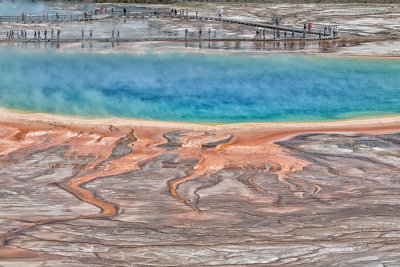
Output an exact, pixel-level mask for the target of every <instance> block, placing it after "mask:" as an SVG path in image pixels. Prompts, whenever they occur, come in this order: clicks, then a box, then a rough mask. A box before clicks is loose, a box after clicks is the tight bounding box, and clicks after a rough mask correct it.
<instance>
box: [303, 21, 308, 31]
mask: <svg viewBox="0 0 400 267" xmlns="http://www.w3.org/2000/svg"><path fill="white" fill-rule="evenodd" d="M306 29H307V23H304V26H303V30H304V31H305V30H306Z"/></svg>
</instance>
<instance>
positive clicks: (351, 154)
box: [0, 120, 400, 266]
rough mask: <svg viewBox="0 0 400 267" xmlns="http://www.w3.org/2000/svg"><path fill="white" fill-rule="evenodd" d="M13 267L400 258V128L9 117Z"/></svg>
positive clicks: (6, 242) (391, 261) (0, 182)
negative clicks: (181, 124) (83, 121)
mask: <svg viewBox="0 0 400 267" xmlns="http://www.w3.org/2000/svg"><path fill="white" fill-rule="evenodd" d="M0 144H1V145H0V148H1V158H0V160H1V162H0V167H1V169H0V198H1V203H0V207H1V208H0V222H1V223H0V233H1V235H0V245H1V247H0V266H27V265H29V266H39V265H40V266H133V265H141V266H150V265H154V266H160V265H164V266H165V265H168V266H188V265H191V266H193V265H199V266H200V265H201V266H204V265H225V266H230V265H259V266H262V265H265V264H271V265H282V264H289V265H296V264H298V265H304V266H306V265H311V264H312V265H319V266H327V265H337V266H349V265H351V266H365V264H372V265H374V264H384V265H385V266H398V265H399V264H400V249H399V248H400V247H399V244H400V226H399V219H400V206H399V205H400V204H399V203H400V195H399V190H400V183H399V181H400V128H399V126H398V123H397V124H394V125H391V126H384V125H380V126H377V127H376V128H373V129H372V130H367V128H365V127H364V128H363V127H360V128H355V127H353V128H351V127H347V130H346V131H345V130H344V129H339V128H338V129H336V128H329V129H319V130H318V131H313V130H309V129H308V130H304V131H303V130H302V131H300V130H298V129H296V130H293V129H292V130H288V129H286V130H285V129H279V130H276V129H275V130H271V129H268V128H261V129H258V130H243V129H242V130H237V129H236V130H230V129H229V128H226V129H225V128H224V129H222V130H221V129H218V127H214V128H213V127H205V126H204V130H202V126H198V127H195V128H193V129H190V128H187V127H182V128H181V129H179V128H173V127H169V128H168V127H167V128H165V127H164V128H162V127H150V126H131V127H129V126H118V125H117V126H115V125H94V124H93V125H90V124H72V123H71V124H66V123H59V122H45V121H32V120H3V121H2V122H1V123H0Z"/></svg>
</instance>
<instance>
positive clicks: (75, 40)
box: [0, 36, 340, 43]
mask: <svg viewBox="0 0 400 267" xmlns="http://www.w3.org/2000/svg"><path fill="white" fill-rule="evenodd" d="M339 38H340V37H339V36H337V37H322V38H321V39H320V38H318V37H311V38H310V37H308V38H275V39H274V38H265V39H264V38H261V39H254V38H240V37H237V38H201V39H199V38H187V39H185V38H177V37H142V38H93V39H87V38H84V39H79V38H70V39H65V38H61V39H12V40H5V39H2V40H0V42H1V43H8V42H9V43H15V42H19V43H57V42H59V43H78V42H119V43H131V42H146V41H148V42H282V41H283V42H299V41H325V40H334V39H339Z"/></svg>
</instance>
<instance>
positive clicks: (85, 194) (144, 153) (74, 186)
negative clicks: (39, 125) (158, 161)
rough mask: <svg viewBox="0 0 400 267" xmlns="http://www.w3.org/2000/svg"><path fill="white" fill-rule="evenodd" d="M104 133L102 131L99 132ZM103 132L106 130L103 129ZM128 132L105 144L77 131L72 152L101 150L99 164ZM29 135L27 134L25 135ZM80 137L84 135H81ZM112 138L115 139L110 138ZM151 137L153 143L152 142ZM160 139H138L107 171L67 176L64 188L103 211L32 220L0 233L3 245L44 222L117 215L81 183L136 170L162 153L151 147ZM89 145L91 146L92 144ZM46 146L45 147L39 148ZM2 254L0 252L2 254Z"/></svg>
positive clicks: (64, 137)
mask: <svg viewBox="0 0 400 267" xmlns="http://www.w3.org/2000/svg"><path fill="white" fill-rule="evenodd" d="M100 132H103V131H100ZM139 132H140V133H141V135H140V136H141V137H142V136H146V135H148V134H149V133H152V136H157V135H156V134H155V133H154V132H152V131H147V132H142V131H139ZM68 133H69V132H67V134H65V133H64V134H61V135H60V136H58V139H57V141H58V142H51V143H50V144H48V145H47V146H45V147H46V148H47V147H50V146H52V145H55V144H61V143H65V139H66V137H69V135H68ZM103 134H104V132H103ZM125 134H126V132H124V131H121V133H118V134H112V135H111V134H109V139H110V141H109V142H107V143H106V144H105V143H104V141H103V142H96V140H99V136H97V135H94V134H93V133H90V134H89V135H86V136H85V135H82V134H78V135H77V136H76V137H77V138H76V139H75V140H74V141H73V142H70V143H72V145H71V148H72V149H71V150H72V151H70V155H71V154H73V153H80V155H89V154H90V153H93V152H98V154H97V155H98V157H97V158H96V159H95V160H94V161H95V162H96V163H98V162H99V161H103V160H104V159H106V157H108V156H109V155H110V154H111V151H112V149H113V148H114V146H115V144H116V141H117V140H119V138H121V137H122V136H124V135H125ZM25 136H26V134H25V135H24V137H25ZM79 137H81V138H79ZM104 139H105V138H104V137H103V138H101V140H104ZM111 140H112V141H111ZM149 140H150V142H149ZM161 140H164V141H165V139H163V138H162V137H160V138H158V140H156V141H155V140H151V139H146V138H144V140H141V139H138V140H137V143H138V144H134V145H135V146H136V145H137V146H138V148H137V149H135V151H134V152H133V153H130V154H128V155H126V156H124V157H121V158H119V159H117V160H114V161H112V162H109V163H108V165H107V166H106V168H105V170H100V171H99V172H96V173H92V174H89V175H84V176H80V177H78V178H72V179H67V180H65V181H63V182H62V183H61V184H60V186H61V187H62V188H64V189H65V190H66V191H68V192H70V193H71V194H72V195H74V196H75V197H77V198H79V199H80V200H82V201H85V202H87V203H90V204H93V205H95V206H97V207H98V208H100V212H99V213H98V214H93V215H85V216H77V217H68V218H51V219H47V220H43V221H40V222H37V223H33V224H31V225H27V226H24V227H21V228H18V229H14V230H11V231H9V232H7V233H5V234H2V235H0V247H4V246H5V245H6V240H7V238H8V236H10V235H13V234H18V233H20V232H23V231H24V230H27V229H30V228H33V227H36V226H40V225H45V224H48V223H54V222H59V221H70V220H76V219H89V218H104V217H110V216H114V215H115V214H116V213H117V208H116V206H114V205H113V204H111V203H108V202H105V201H101V200H98V199H96V198H95V196H94V194H93V193H92V192H91V191H89V190H86V189H85V188H82V187H81V186H82V185H83V184H85V183H88V182H90V181H93V180H95V179H97V178H100V177H104V176H109V175H117V174H121V173H125V172H128V171H133V170H135V169H138V168H139V167H140V165H141V164H143V163H145V162H147V161H149V160H151V159H153V158H155V157H157V156H159V155H161V154H162V151H163V149H160V148H155V147H154V148H152V147H151V146H152V145H154V144H158V143H160V142H161ZM88 143H89V144H90V143H93V144H94V147H91V148H89V149H88V148H87V147H88V145H87V144H88ZM89 146H90V145H89ZM40 148H41V149H43V146H41V147H40ZM91 165H92V166H94V163H93V162H92V164H91ZM0 256H1V254H0Z"/></svg>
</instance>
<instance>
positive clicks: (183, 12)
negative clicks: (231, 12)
mask: <svg viewBox="0 0 400 267" xmlns="http://www.w3.org/2000/svg"><path fill="white" fill-rule="evenodd" d="M153 13H154V15H157V14H158V10H157V9H154V12H153ZM170 14H171V17H174V16H178V14H179V16H183V17H185V15H186V17H189V10H185V9H180V10H179V12H178V10H177V9H176V8H175V9H173V8H171V11H170ZM199 14H200V12H199V10H198V9H196V11H195V16H196V19H197V18H199ZM221 17H222V11H221V10H218V18H219V19H221Z"/></svg>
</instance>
